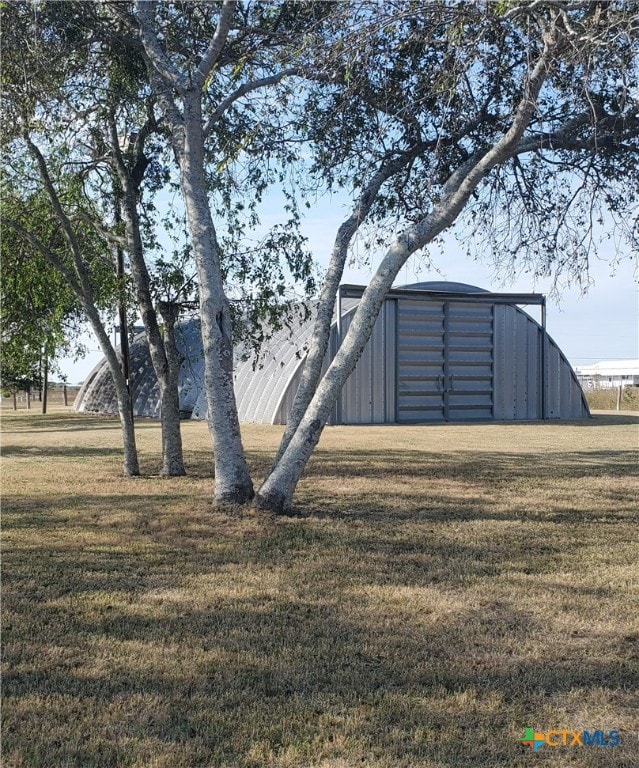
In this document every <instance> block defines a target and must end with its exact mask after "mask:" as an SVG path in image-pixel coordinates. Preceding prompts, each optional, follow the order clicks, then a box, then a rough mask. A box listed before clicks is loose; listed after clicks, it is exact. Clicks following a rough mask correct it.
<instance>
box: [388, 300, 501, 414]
mask: <svg viewBox="0 0 639 768" xmlns="http://www.w3.org/2000/svg"><path fill="white" fill-rule="evenodd" d="M397 384H398V388H397V389H398V396H397V421H398V422H399V423H410V422H413V423H415V422H438V421H468V420H481V419H491V418H492V416H493V311H492V305H490V304H478V303H472V302H460V301H449V302H430V301H429V302H422V301H410V300H405V301H404V300H400V301H399V306H398V344H397Z"/></svg>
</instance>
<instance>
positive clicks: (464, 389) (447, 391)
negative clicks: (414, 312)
mask: <svg viewBox="0 0 639 768" xmlns="http://www.w3.org/2000/svg"><path fill="white" fill-rule="evenodd" d="M492 310H493V306H492V305H491V304H473V303H472V302H452V301H451V302H447V303H446V307H445V311H446V314H447V323H446V334H445V336H444V357H445V359H447V363H448V364H447V377H446V381H445V387H444V403H445V408H446V418H447V420H448V421H468V420H478V421H480V420H485V419H491V418H492V415H493V311H492Z"/></svg>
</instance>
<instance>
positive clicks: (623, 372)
mask: <svg viewBox="0 0 639 768" xmlns="http://www.w3.org/2000/svg"><path fill="white" fill-rule="evenodd" d="M575 373H576V374H577V378H578V379H579V383H580V384H581V386H582V387H583V388H584V389H597V388H601V389H614V388H615V387H639V360H604V361H603V362H601V363H595V364H594V365H576V366H575Z"/></svg>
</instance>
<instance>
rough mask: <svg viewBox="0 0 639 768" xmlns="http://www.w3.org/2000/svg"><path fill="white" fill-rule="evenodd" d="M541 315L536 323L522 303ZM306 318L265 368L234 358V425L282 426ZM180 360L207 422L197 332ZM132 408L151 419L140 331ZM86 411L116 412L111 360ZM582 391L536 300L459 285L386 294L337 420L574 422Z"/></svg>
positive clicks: (349, 295) (152, 393)
mask: <svg viewBox="0 0 639 768" xmlns="http://www.w3.org/2000/svg"><path fill="white" fill-rule="evenodd" d="M363 290H364V289H363V288H362V287H360V286H349V285H346V286H341V288H340V291H339V296H338V301H337V311H336V319H335V322H334V323H333V327H332V330H331V340H330V347H329V350H328V353H327V359H326V362H325V366H327V365H328V363H329V362H330V360H331V359H332V358H333V356H334V355H335V352H336V350H337V349H338V347H339V344H340V340H341V339H342V338H343V337H344V334H345V333H346V332H347V331H348V327H349V325H350V322H351V320H352V318H353V315H354V313H355V309H356V307H357V304H358V302H359V299H360V298H361V295H362V293H363ZM522 305H537V306H539V307H540V308H541V323H539V322H537V321H535V320H534V319H533V318H532V317H531V316H530V315H528V314H527V313H526V312H524V311H523V310H522V309H521V308H520V306H522ZM312 329H313V324H312V321H309V322H306V323H303V324H300V325H299V326H298V327H297V328H295V329H294V330H293V331H290V330H288V329H287V330H285V331H281V332H278V333H276V334H275V335H274V336H273V338H272V339H271V340H270V342H269V343H268V347H267V349H265V350H264V351H263V355H262V358H261V366H259V367H257V368H255V369H254V366H253V363H252V361H250V360H249V361H237V362H236V366H235V392H236V398H237V405H238V411H239V417H240V421H242V422H255V423H263V424H284V423H285V422H286V417H287V414H288V412H289V410H290V407H291V404H292V402H293V398H294V396H295V392H296V390H297V386H298V384H299V380H300V376H301V371H302V366H303V362H304V349H305V347H306V346H307V344H308V343H309V342H310V339H311V335H312ZM176 335H177V338H178V345H179V348H180V353H181V354H182V356H183V358H184V359H183V363H182V367H181V371H180V407H181V411H182V416H183V417H184V418H194V419H202V418H204V417H205V416H206V400H205V395H204V385H203V376H204V365H203V359H202V348H201V341H200V326H199V321H198V320H196V319H192V320H185V321H183V322H181V323H180V324H179V325H178V327H177V334H176ZM130 354H131V359H130V366H129V367H130V371H131V386H132V395H133V402H134V412H135V414H136V415H138V416H149V417H156V418H157V417H158V416H159V412H160V403H159V389H158V384H157V380H156V377H155V374H154V372H153V368H152V365H151V359H150V355H149V351H148V346H147V343H146V339H145V336H144V334H139V335H138V336H137V337H136V338H135V339H134V341H133V343H132V345H131V352H130ZM74 407H75V410H77V411H81V412H96V413H105V414H106V413H117V402H116V397H115V388H114V386H113V383H112V381H111V375H110V372H109V370H108V366H107V365H106V362H105V361H103V362H101V363H100V364H98V365H97V366H96V367H95V368H94V369H93V371H92V372H91V374H90V375H89V376H88V378H87V379H86V381H85V382H84V384H83V386H82V388H81V390H80V392H79V393H78V396H77V398H76V401H75V405H74ZM589 415H590V414H589V410H588V405H587V403H586V400H585V397H584V394H583V392H582V389H581V386H580V385H579V382H578V380H577V378H576V376H575V374H574V372H573V370H572V368H571V367H570V364H569V363H568V361H567V359H566V357H565V356H564V355H563V353H562V352H561V350H560V349H559V347H558V346H557V345H556V343H555V342H554V341H553V340H552V339H551V338H550V336H548V334H547V333H546V328H545V298H544V297H543V296H542V295H540V294H502V293H490V292H488V291H484V290H482V289H480V288H476V287H474V286H470V285H464V284H461V283H442V282H429V283H417V284H415V285H408V286H405V287H403V288H395V289H392V290H391V291H390V292H389V294H388V296H387V297H386V299H385V301H384V304H383V306H382V310H381V312H380V315H379V317H378V319H377V322H376V324H375V328H374V330H373V334H372V337H371V339H370V340H369V342H368V344H367V346H366V349H365V350H364V353H363V355H362V357H361V359H360V360H359V362H358V364H357V366H356V368H355V370H354V371H353V373H352V374H351V376H350V378H349V379H348V381H347V382H346V384H345V386H344V388H343V390H342V394H341V397H340V398H339V399H338V402H337V403H336V405H335V407H334V409H333V413H332V416H331V419H330V423H333V424H388V423H391V424H419V423H438V422H460V421H491V420H493V421H520V420H535V419H577V418H584V417H587V416H589Z"/></svg>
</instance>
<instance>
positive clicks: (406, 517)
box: [2, 410, 639, 768]
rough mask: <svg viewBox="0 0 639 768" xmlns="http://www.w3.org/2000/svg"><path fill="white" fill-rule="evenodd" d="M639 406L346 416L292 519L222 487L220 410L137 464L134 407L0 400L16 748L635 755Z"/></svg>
mask: <svg viewBox="0 0 639 768" xmlns="http://www.w3.org/2000/svg"><path fill="white" fill-rule="evenodd" d="M638 426H639V418H637V417H635V416H631V415H610V416H597V417H595V418H594V419H591V420H588V421H581V422H575V423H543V424H542V423H537V424H487V425H474V426H464V425H455V426H446V427H444V426H433V427H410V428H399V427H362V428H355V427H353V428H349V427H334V428H329V429H327V430H326V431H325V434H324V436H323V438H322V441H321V443H320V446H319V449H318V451H317V454H316V455H315V457H314V458H313V460H312V462H311V464H310V466H309V471H308V473H307V475H306V476H305V478H304V479H303V481H302V483H301V484H300V488H299V493H298V496H297V503H298V505H299V509H298V511H299V512H300V513H301V514H300V515H299V516H296V517H286V518H274V517H270V516H266V515H262V514H260V513H256V512H253V511H252V510H250V509H245V510H242V509H238V508H235V507H230V506H229V507H225V508H223V509H215V508H214V507H213V505H212V503H211V491H212V464H211V456H210V447H209V446H210V441H209V437H208V434H207V431H206V427H205V425H204V424H201V423H195V422H187V423H185V424H184V442H185V446H186V459H187V464H188V469H189V472H190V474H189V477H187V478H181V479H166V478H160V477H158V476H157V474H156V473H157V472H158V470H159V453H158V451H159V442H160V438H159V428H158V426H157V424H155V423H152V422H149V421H146V422H142V423H141V424H140V427H139V432H138V434H139V445H140V454H141V463H142V469H143V472H144V473H145V474H144V476H143V477H141V478H136V479H129V480H125V479H123V478H122V477H120V476H119V472H120V469H121V457H120V447H119V446H120V444H119V431H118V426H117V423H115V422H114V421H112V420H110V419H100V418H87V417H82V416H78V415H74V414H69V413H66V412H63V411H61V410H58V411H56V412H54V413H52V414H49V415H47V416H41V415H39V414H37V413H34V412H31V413H27V412H18V413H13V412H11V411H5V412H4V413H3V424H2V428H3V460H2V461H3V529H4V530H3V539H4V542H3V598H4V599H3V646H4V694H3V695H4V705H3V713H2V717H3V765H4V766H7V768H45V767H46V768H58V766H60V767H62V766H65V767H66V766H73V767H74V768H76V767H77V768H92V767H93V766H95V767H96V768H97V767H98V766H99V767H100V768H107V767H108V768H110V767H112V766H113V767H114V768H115V767H116V766H117V768H120V766H123V767H124V766H135V767H136V768H160V767H163V768H182V767H184V768H186V767H187V766H188V767H189V768H190V767H191V766H207V767H208V766H220V767H221V766H225V767H226V768H231V767H232V768H236V767H237V768H249V767H254V768H259V767H261V766H277V767H278V768H284V767H290V768H320V767H321V768H351V767H354V766H363V767H367V766H370V767H371V768H373V767H374V768H382V766H384V767H388V768H390V767H391V766H392V767H393V768H394V767H395V766H398V767H400V768H413V767H419V768H444V767H446V768H448V767H449V766H481V767H484V766H485V767H486V768H488V767H489V766H490V767H491V768H493V767H494V766H504V768H505V767H506V766H508V767H510V766H529V765H531V764H533V763H535V764H537V763H539V764H542V765H553V766H593V767H594V766H636V765H639V759H638V758H639V734H638V732H637V685H638V683H639V625H638V622H637V616H638V615H639V610H638V602H639V601H638V600H637V597H638V585H639V573H638V570H637V560H638V557H637V556H638V554H639V553H638V549H639V547H638V544H637V518H636V515H637V506H638V504H637V497H638V494H637V491H638V490H639V483H638V482H637V476H636V470H637V451H636V448H637V436H638ZM279 433H280V430H279V428H275V427H263V426H252V427H247V428H246V429H245V441H246V446H247V450H248V454H249V460H250V462H251V465H252V467H253V469H254V471H255V473H256V476H259V475H260V474H261V473H263V472H264V471H266V469H267V467H268V465H269V459H270V457H271V455H272V451H273V450H274V448H275V446H276V443H277V438H278V435H279ZM525 727H534V728H536V729H537V730H542V731H543V730H546V729H551V728H558V729H562V728H567V729H575V730H576V729H580V728H602V729H606V730H608V729H611V728H618V729H619V730H620V731H621V735H622V745H621V746H620V747H618V748H614V749H606V748H599V749H588V748H584V749H571V748H557V749H552V748H550V747H547V746H544V747H542V749H541V751H540V752H539V753H538V754H536V755H533V754H532V752H530V751H529V750H528V751H527V750H525V749H524V748H523V747H522V746H521V745H520V744H519V743H518V739H519V737H520V735H521V734H522V733H523V731H524V728H525Z"/></svg>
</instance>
